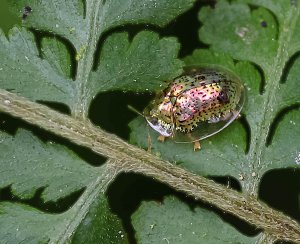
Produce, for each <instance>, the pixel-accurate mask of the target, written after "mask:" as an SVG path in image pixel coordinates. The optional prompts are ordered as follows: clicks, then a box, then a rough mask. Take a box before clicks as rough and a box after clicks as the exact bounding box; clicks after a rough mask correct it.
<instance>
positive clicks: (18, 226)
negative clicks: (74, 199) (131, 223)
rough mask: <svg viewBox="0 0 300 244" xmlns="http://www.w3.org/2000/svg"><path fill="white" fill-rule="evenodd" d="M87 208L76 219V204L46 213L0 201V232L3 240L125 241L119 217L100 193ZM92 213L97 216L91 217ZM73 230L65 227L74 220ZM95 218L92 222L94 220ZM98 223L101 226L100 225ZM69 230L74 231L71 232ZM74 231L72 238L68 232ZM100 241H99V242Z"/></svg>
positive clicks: (11, 241) (53, 241)
mask: <svg viewBox="0 0 300 244" xmlns="http://www.w3.org/2000/svg"><path fill="white" fill-rule="evenodd" d="M96 200H97V201H95V202H94V204H93V205H92V206H91V208H90V212H88V213H87V216H86V217H85V218H83V219H80V220H78V219H76V214H77V212H78V209H80V206H78V205H74V206H73V207H72V208H71V209H70V210H68V211H66V212H65V213H62V214H48V213H44V212H42V211H39V210H36V209H35V208H32V207H30V206H27V205H24V204H18V203H9V202H2V203H0V236H1V241H2V242H4V243H21V242H24V243H48V242H52V243H57V242H58V241H61V240H64V241H71V240H72V239H73V242H74V243H82V242H81V241H86V242H87V243H95V242H89V241H92V240H98V241H96V242H99V243H126V236H125V235H122V234H120V233H124V230H123V229H122V226H121V224H120V221H119V220H118V219H117V217H116V216H115V215H113V214H112V213H111V212H110V210H109V207H108V204H107V201H106V199H105V196H104V195H103V194H100V195H99V196H98V198H97V199H96ZM95 215H96V216H97V217H98V218H95ZM20 220H22V221H20ZM74 222H75V225H79V226H80V227H79V228H78V229H77V230H73V229H71V230H70V228H69V226H70V225H72V224H74ZM95 222H96V223H95ZM100 227H101V228H100ZM72 231H75V233H73V232H72ZM72 234H73V235H74V236H75V237H74V238H73V237H72V236H71V235H72ZM102 241H103V242H102Z"/></svg>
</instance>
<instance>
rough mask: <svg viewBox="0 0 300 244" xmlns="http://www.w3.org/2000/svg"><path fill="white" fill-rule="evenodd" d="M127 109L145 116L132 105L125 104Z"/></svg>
mask: <svg viewBox="0 0 300 244" xmlns="http://www.w3.org/2000/svg"><path fill="white" fill-rule="evenodd" d="M127 107H128V109H129V110H131V111H132V112H134V113H136V114H138V115H140V116H142V117H145V116H144V115H143V114H142V113H141V112H139V111H138V110H136V109H135V108H134V107H132V106H131V105H127Z"/></svg>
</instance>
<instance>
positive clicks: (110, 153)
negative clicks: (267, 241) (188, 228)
mask: <svg viewBox="0 0 300 244" xmlns="http://www.w3.org/2000/svg"><path fill="white" fill-rule="evenodd" d="M0 111H2V112H5V113H9V114H11V115H12V116H15V117H19V118H21V119H23V120H25V121H27V122H29V123H32V124H35V125H37V126H39V127H41V128H43V129H45V130H48V131H50V132H52V133H54V134H56V135H59V136H62V137H65V138H67V139H69V140H70V141H72V142H74V143H76V144H78V145H81V146H85V147H87V148H90V149H91V150H93V151H94V152H96V153H98V154H101V155H103V156H105V157H107V158H110V159H113V160H111V161H109V163H110V164H116V162H117V164H118V165H115V166H116V167H118V168H121V169H122V170H123V171H125V172H137V173H142V174H144V175H148V176H150V177H153V178H155V179H157V180H159V181H161V182H163V183H166V184H168V185H170V186H171V187H173V188H174V189H176V190H178V191H182V192H184V193H186V194H187V195H189V196H192V197H193V198H195V199H201V200H203V201H205V202H207V203H209V204H212V205H215V206H216V207H218V208H220V209H222V210H223V211H226V212H228V213H231V214H234V215H236V216H238V217H239V218H241V219H243V220H245V221H247V222H249V223H250V224H253V225H255V226H257V227H258V228H260V229H263V230H264V231H265V233H266V234H268V235H270V236H271V237H273V238H274V239H282V240H287V241H293V242H300V226H299V225H298V224H297V222H296V221H294V220H292V219H290V218H289V217H287V216H285V215H283V214H282V213H280V212H278V211H275V210H273V209H271V208H269V207H268V206H266V205H265V204H263V203H261V202H259V201H258V200H257V199H256V198H255V197H251V196H245V195H243V194H241V193H238V192H236V191H234V190H231V189H227V188H226V187H224V186H222V185H219V184H217V183H215V182H213V181H211V180H208V179H206V178H204V177H201V176H198V175H195V174H192V173H189V172H187V171H185V170H184V169H182V168H179V167H177V166H174V165H172V164H171V163H169V162H166V161H163V160H161V159H160V158H158V157H155V156H154V155H152V154H149V153H147V152H146V151H144V150H142V149H140V148H137V147H134V146H133V145H130V144H128V143H127V142H125V141H123V140H121V139H120V138H118V137H117V136H115V135H112V134H109V133H107V132H105V131H103V130H101V129H100V128H97V127H95V126H94V125H92V124H91V123H90V122H89V121H87V120H84V121H83V120H78V119H74V118H72V117H70V116H67V115H63V114H61V113H58V112H56V111H54V110H52V109H49V108H48V107H46V106H44V105H40V104H38V103H34V102H31V101H28V100H27V99H25V98H22V97H20V96H17V95H15V94H13V93H10V92H7V91H5V90H2V89H0Z"/></svg>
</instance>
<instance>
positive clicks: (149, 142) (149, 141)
mask: <svg viewBox="0 0 300 244" xmlns="http://www.w3.org/2000/svg"><path fill="white" fill-rule="evenodd" d="M147 142H148V148H147V151H148V152H150V153H151V149H152V141H151V136H150V133H149V132H148V138H147Z"/></svg>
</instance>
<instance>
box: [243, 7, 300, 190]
mask: <svg viewBox="0 0 300 244" xmlns="http://www.w3.org/2000/svg"><path fill="white" fill-rule="evenodd" d="M299 14H300V11H299V8H292V9H291V11H289V12H288V15H287V16H286V18H283V19H284V22H283V24H282V27H281V28H280V30H279V31H280V32H279V33H280V35H279V39H278V49H277V54H276V56H275V58H274V60H273V62H270V63H269V65H268V66H267V67H268V68H267V69H266V78H267V79H266V89H265V90H266V92H265V93H264V94H263V106H262V111H264V116H263V119H262V121H261V122H260V123H259V124H258V125H257V130H256V134H255V135H254V136H253V138H252V139H251V145H252V146H250V151H249V154H248V157H247V159H248V160H247V161H248V164H249V165H250V166H252V167H251V169H250V171H249V172H248V177H246V179H245V181H244V189H245V191H246V192H247V193H249V194H251V195H257V191H258V184H259V180H260V175H259V173H260V172H259V171H260V170H262V169H263V165H264V164H267V163H268V162H263V163H262V164H261V162H260V160H261V159H262V158H263V157H262V156H263V155H264V153H265V151H266V144H267V138H268V136H269V133H270V128H271V124H272V122H273V119H274V112H275V111H276V109H275V107H276V105H277V100H276V94H277V92H279V88H280V80H281V76H282V72H283V69H284V67H285V64H286V63H287V62H288V60H289V58H290V56H291V55H290V53H289V51H288V48H287V47H288V46H289V45H290V42H291V39H292V35H293V32H294V30H295V27H296V23H297V20H298V18H299ZM286 30H289V31H286ZM253 172H255V173H256V175H255V176H256V177H253V176H252V175H251V174H252V173H253Z"/></svg>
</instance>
